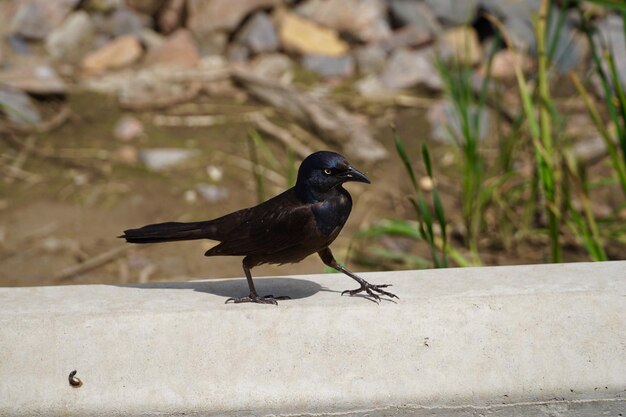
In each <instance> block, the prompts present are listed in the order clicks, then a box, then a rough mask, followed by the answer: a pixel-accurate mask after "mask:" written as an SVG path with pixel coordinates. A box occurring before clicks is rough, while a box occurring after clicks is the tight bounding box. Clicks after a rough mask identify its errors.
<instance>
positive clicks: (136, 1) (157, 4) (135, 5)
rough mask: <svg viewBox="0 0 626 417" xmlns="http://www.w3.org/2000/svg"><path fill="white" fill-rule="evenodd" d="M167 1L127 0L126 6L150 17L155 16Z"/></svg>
mask: <svg viewBox="0 0 626 417" xmlns="http://www.w3.org/2000/svg"><path fill="white" fill-rule="evenodd" d="M165 1H166V0H126V4H128V7H130V8H131V9H133V10H136V11H138V12H140V13H143V14H147V15H148V16H154V14H155V13H156V12H157V11H158V10H159V9H160V8H161V7H162V6H163V4H164V3H165Z"/></svg>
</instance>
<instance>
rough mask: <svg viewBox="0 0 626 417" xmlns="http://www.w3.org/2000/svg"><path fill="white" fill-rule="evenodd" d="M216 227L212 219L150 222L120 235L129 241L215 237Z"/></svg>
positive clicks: (171, 240)
mask: <svg viewBox="0 0 626 417" xmlns="http://www.w3.org/2000/svg"><path fill="white" fill-rule="evenodd" d="M215 229H216V227H215V225H214V224H213V222H211V221H205V222H193V223H180V222H167V223H157V224H149V225H147V226H143V227H140V228H139V229H128V230H124V234H123V235H121V236H118V237H119V238H123V239H126V241H127V242H129V243H158V242H174V241H177V240H194V239H215V236H214V235H215V234H216V230H215Z"/></svg>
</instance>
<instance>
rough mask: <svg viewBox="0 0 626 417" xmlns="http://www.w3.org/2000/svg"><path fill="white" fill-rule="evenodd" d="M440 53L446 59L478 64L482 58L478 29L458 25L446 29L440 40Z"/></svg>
mask: <svg viewBox="0 0 626 417" xmlns="http://www.w3.org/2000/svg"><path fill="white" fill-rule="evenodd" d="M437 46H438V49H439V55H440V56H441V58H442V59H443V60H444V61H447V62H457V63H460V64H463V65H470V66H471V65H476V64H478V63H479V62H480V61H481V59H482V50H481V47H480V42H479V40H478V34H477V33H476V30H474V28H472V27H470V26H457V27H454V28H450V29H448V30H446V31H445V32H444V33H443V34H442V35H441V36H440V37H439V42H438V45H437Z"/></svg>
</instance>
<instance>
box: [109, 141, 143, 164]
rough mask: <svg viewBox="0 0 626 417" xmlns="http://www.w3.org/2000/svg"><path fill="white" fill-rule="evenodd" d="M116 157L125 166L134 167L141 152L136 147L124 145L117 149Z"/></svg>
mask: <svg viewBox="0 0 626 417" xmlns="http://www.w3.org/2000/svg"><path fill="white" fill-rule="evenodd" d="M115 157H116V159H117V160H118V161H120V162H122V163H124V164H129V165H134V164H136V163H137V161H138V160H139V151H138V150H137V148H135V147H134V146H131V145H123V146H120V147H119V148H118V149H117V151H116V152H115Z"/></svg>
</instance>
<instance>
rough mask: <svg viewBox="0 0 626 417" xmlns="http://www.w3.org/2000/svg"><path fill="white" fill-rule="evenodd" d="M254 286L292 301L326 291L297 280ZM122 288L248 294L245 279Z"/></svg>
mask: <svg viewBox="0 0 626 417" xmlns="http://www.w3.org/2000/svg"><path fill="white" fill-rule="evenodd" d="M254 285H255V287H256V289H257V292H258V293H259V295H261V296H265V295H269V294H272V295H273V296H276V297H278V296H283V295H286V296H289V297H290V298H291V299H292V300H297V299H300V298H306V297H311V296H312V295H315V294H316V293H318V292H320V291H326V290H327V289H326V288H324V287H322V286H321V285H319V284H318V283H316V282H313V281H309V280H306V279H299V278H264V279H260V280H255V281H254ZM117 286H119V287H124V288H141V289H163V290H165V289H175V290H193V291H197V292H203V293H207V294H213V295H217V296H220V297H225V298H229V297H240V296H246V295H248V294H249V293H250V290H249V288H248V282H247V281H246V279H241V278H233V279H225V280H215V281H211V280H208V281H181V282H149V283H145V284H118V285H117Z"/></svg>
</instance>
